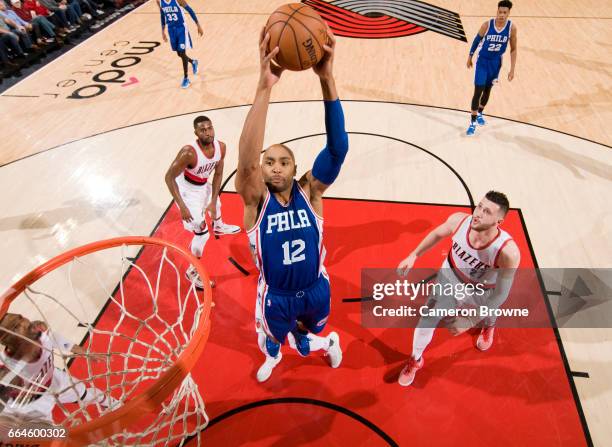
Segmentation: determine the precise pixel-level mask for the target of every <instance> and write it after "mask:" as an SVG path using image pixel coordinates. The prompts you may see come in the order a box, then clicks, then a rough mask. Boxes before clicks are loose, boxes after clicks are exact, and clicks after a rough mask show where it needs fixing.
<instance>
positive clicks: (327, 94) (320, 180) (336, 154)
mask: <svg viewBox="0 0 612 447" xmlns="http://www.w3.org/2000/svg"><path fill="white" fill-rule="evenodd" d="M327 34H328V38H329V41H328V42H329V43H328V44H327V45H323V50H324V51H325V55H324V56H323V58H322V59H321V61H320V62H319V63H318V64H317V65H315V66H314V67H313V70H314V72H315V73H316V74H317V75H318V76H319V80H320V82H321V91H322V93H323V102H324V105H325V130H326V133H327V145H326V146H325V147H324V148H323V150H322V151H321V152H320V153H319V155H318V156H317V158H316V159H315V162H314V165H313V167H312V176H311V177H312V178H311V179H310V184H311V187H312V189H313V190H314V191H312V190H311V196H312V192H319V193H323V192H324V191H325V190H326V189H327V188H328V187H329V185H331V184H332V183H333V182H334V181H335V180H336V178H337V177H338V175H339V174H340V168H341V167H342V163H344V159H345V158H346V154H347V152H348V135H347V133H346V130H345V127H344V112H343V110H342V104H341V103H340V99H339V98H338V92H337V90H336V82H335V80H334V73H333V63H334V52H335V48H336V39H335V38H334V35H333V34H332V32H331V31H330V30H329V28H328V30H327Z"/></svg>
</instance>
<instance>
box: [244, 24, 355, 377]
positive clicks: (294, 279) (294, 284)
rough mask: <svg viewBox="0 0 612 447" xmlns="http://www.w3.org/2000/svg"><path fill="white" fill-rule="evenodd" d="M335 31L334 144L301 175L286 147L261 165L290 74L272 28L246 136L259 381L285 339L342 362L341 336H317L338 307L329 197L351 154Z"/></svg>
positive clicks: (330, 52)
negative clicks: (273, 97)
mask: <svg viewBox="0 0 612 447" xmlns="http://www.w3.org/2000/svg"><path fill="white" fill-rule="evenodd" d="M328 36H329V45H324V50H325V55H324V57H323V59H322V60H321V61H320V62H319V63H318V64H317V65H316V66H314V67H313V70H314V72H315V73H316V74H317V75H318V76H319V80H320V82H321V90H322V92H323V100H324V107H325V128H326V131H327V145H326V147H325V148H324V149H323V150H322V151H321V152H320V153H319V155H318V156H317V158H316V160H315V162H314V165H313V167H312V170H309V171H307V172H306V173H305V174H304V175H302V177H301V178H300V179H299V180H296V179H295V176H296V174H297V166H296V164H295V157H294V155H293V152H292V151H291V149H289V148H288V147H287V146H285V145H282V144H274V145H272V146H270V147H268V148H267V149H266V150H265V152H264V153H263V155H262V156H261V162H260V153H261V149H262V147H263V141H264V131H265V126H266V116H267V113H268V105H269V103H270V94H271V91H272V87H273V86H274V85H275V84H276V83H277V82H278V80H279V79H280V76H281V72H282V69H281V68H280V67H278V66H277V65H276V64H274V63H272V58H273V57H274V56H275V55H276V54H277V53H278V51H279V49H278V47H276V48H274V49H273V50H272V51H271V52H269V53H267V52H266V48H267V47H268V42H269V40H270V35H269V34H265V31H264V30H262V32H261V36H260V42H259V44H260V45H259V52H260V76H259V82H258V84H257V90H256V92H255V99H254V100H253V105H252V106H251V110H250V111H249V113H248V115H247V117H246V120H245V122H244V127H243V129H242V135H241V136H240V144H239V158H238V170H237V172H236V191H238V193H239V194H240V196H241V197H242V200H243V202H244V224H245V229H247V230H248V231H247V234H248V236H249V243H250V246H251V250H252V252H253V256H254V258H255V262H256V264H257V267H258V269H259V272H260V275H259V282H258V287H257V304H256V307H255V327H256V331H257V335H258V344H259V347H260V349H261V350H262V352H263V353H264V354H265V361H264V363H263V364H262V366H261V367H260V368H259V370H258V371H257V380H258V381H259V382H263V381H265V380H267V379H268V378H269V377H270V374H272V370H273V369H274V367H275V366H276V365H277V364H278V363H279V362H280V360H281V357H282V354H281V352H280V348H281V345H282V344H284V342H285V339H288V341H289V346H290V347H292V348H293V349H295V350H297V351H298V353H299V354H300V355H302V356H307V355H308V354H309V353H310V352H313V351H318V350H323V351H325V353H326V355H327V356H328V358H329V362H330V364H331V366H332V368H337V367H338V366H339V365H340V362H341V361H342V351H341V349H340V340H339V337H338V334H337V333H335V332H331V333H330V334H329V335H327V336H326V337H321V336H319V335H316V334H319V333H321V331H322V330H323V329H324V328H325V325H326V323H327V318H328V316H329V309H330V286H329V278H328V276H327V273H326V271H325V267H324V265H323V261H324V258H325V248H324V247H323V217H322V215H323V199H322V196H323V193H324V192H325V190H326V189H327V188H328V187H329V186H330V185H331V184H332V183H333V182H334V180H335V179H336V177H337V176H338V174H339V173H340V168H341V165H342V163H343V162H344V158H345V157H346V154H347V151H348V135H347V133H346V131H345V129H344V114H343V111H342V105H341V104H340V100H339V99H338V93H337V92H336V84H335V81H334V76H333V70H332V67H333V59H334V48H335V40H334V37H333V35H332V33H331V31H329V30H328ZM296 118H297V117H296Z"/></svg>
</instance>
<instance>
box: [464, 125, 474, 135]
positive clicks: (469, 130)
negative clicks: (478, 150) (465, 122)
mask: <svg viewBox="0 0 612 447" xmlns="http://www.w3.org/2000/svg"><path fill="white" fill-rule="evenodd" d="M475 133H476V123H470V127H468V129H467V132H466V133H465V134H466V135H467V136H468V137H471V136H472V135H474V134H475Z"/></svg>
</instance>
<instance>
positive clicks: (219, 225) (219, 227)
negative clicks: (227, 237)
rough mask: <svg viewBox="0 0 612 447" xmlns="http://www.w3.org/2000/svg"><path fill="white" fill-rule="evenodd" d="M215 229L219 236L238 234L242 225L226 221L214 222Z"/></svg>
mask: <svg viewBox="0 0 612 447" xmlns="http://www.w3.org/2000/svg"><path fill="white" fill-rule="evenodd" d="M213 229H214V231H215V234H216V235H217V236H222V235H224V234H236V233H240V227H239V226H238V225H230V224H226V223H225V222H223V221H221V222H215V223H214V224H213Z"/></svg>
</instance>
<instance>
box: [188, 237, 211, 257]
mask: <svg viewBox="0 0 612 447" xmlns="http://www.w3.org/2000/svg"><path fill="white" fill-rule="evenodd" d="M204 231H206V233H204V234H194V235H193V239H192V240H191V253H193V255H194V256H195V257H196V258H201V257H202V253H203V252H204V246H205V245H206V242H207V241H208V238H210V234H209V233H208V230H204Z"/></svg>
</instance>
